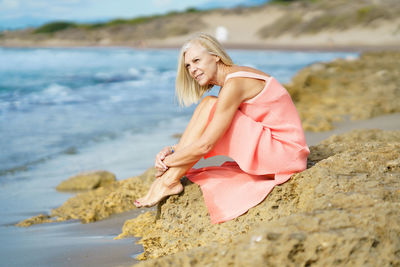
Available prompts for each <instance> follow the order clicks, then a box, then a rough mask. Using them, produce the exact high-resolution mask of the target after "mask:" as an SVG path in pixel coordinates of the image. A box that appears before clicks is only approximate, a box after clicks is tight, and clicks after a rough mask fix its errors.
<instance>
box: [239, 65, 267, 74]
mask: <svg viewBox="0 0 400 267" xmlns="http://www.w3.org/2000/svg"><path fill="white" fill-rule="evenodd" d="M237 71H247V72H253V73H256V74H260V75H264V76H268V77H270V76H271V75H269V74H268V73H265V72H262V71H261V70H258V69H255V68H252V67H247V66H236V68H235V72H237Z"/></svg>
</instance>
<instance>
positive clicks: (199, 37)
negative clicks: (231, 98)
mask: <svg viewBox="0 0 400 267" xmlns="http://www.w3.org/2000/svg"><path fill="white" fill-rule="evenodd" d="M193 43H198V44H200V45H201V46H202V47H204V48H205V49H206V50H207V52H208V53H210V54H212V55H215V56H218V57H219V58H220V59H221V61H222V63H223V64H225V65H228V66H232V65H233V61H232V59H231V58H230V57H229V55H228V54H227V53H226V52H225V50H224V49H223V48H222V45H221V44H220V43H219V42H218V41H217V39H215V38H214V37H213V36H211V35H209V34H206V33H198V34H196V35H195V36H194V37H193V38H191V39H189V40H188V41H186V42H185V43H184V44H183V46H182V48H181V51H180V53H179V60H178V70H177V75H176V82H175V95H176V97H177V99H178V101H179V104H180V105H181V106H190V105H191V104H193V103H197V102H198V101H199V100H200V99H201V97H202V96H203V95H204V93H205V92H207V91H208V90H210V89H211V88H212V87H213V85H212V84H209V85H205V86H200V85H199V84H198V83H197V81H196V80H195V79H193V78H192V76H190V73H189V71H188V70H187V68H186V66H185V53H186V51H187V50H188V49H189V48H190V46H191V44H193Z"/></svg>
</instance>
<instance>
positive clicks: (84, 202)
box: [17, 168, 155, 226]
mask: <svg viewBox="0 0 400 267" xmlns="http://www.w3.org/2000/svg"><path fill="white" fill-rule="evenodd" d="M154 174H155V171H154V169H153V168H151V169H149V170H147V171H146V172H145V173H143V174H142V175H140V176H137V177H132V178H128V179H125V180H121V181H116V182H113V183H111V184H109V185H108V186H105V187H99V188H97V189H95V190H90V191H87V192H83V193H80V194H77V195H76V196H74V197H71V198H70V199H68V200H67V201H66V202H65V203H64V204H63V205H61V206H60V207H58V208H56V209H53V210H52V211H51V214H50V215H44V214H40V215H38V216H34V217H32V218H29V219H26V220H24V221H21V222H19V223H18V224H17V226H30V225H32V224H38V223H48V222H59V221H66V220H80V221H81V222H82V223H89V222H95V221H98V220H102V219H105V218H107V217H109V216H110V215H112V214H115V213H121V212H124V211H128V210H132V209H135V208H136V207H135V206H134V204H133V203H134V201H135V199H137V198H139V197H141V196H142V195H144V194H145V193H146V192H147V190H148V188H149V186H150V184H151V182H152V180H153V179H154Z"/></svg>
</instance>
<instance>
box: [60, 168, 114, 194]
mask: <svg viewBox="0 0 400 267" xmlns="http://www.w3.org/2000/svg"><path fill="white" fill-rule="evenodd" d="M115 181H116V179H115V174H113V173H111V172H108V171H90V172H83V173H79V174H77V175H75V176H72V177H70V178H68V179H67V180H65V181H62V182H61V183H60V184H59V185H58V186H57V187H56V189H57V190H58V191H75V190H92V189H95V188H98V187H104V186H107V185H110V184H112V183H113V182H115Z"/></svg>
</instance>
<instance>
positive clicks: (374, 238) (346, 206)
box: [121, 130, 400, 266]
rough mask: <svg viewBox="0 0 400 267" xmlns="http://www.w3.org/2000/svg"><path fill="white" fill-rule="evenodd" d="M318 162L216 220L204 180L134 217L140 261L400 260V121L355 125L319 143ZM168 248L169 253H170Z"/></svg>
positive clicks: (129, 230) (132, 231)
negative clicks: (397, 127) (391, 125)
mask: <svg viewBox="0 0 400 267" xmlns="http://www.w3.org/2000/svg"><path fill="white" fill-rule="evenodd" d="M309 161H310V165H311V166H312V167H310V168H309V169H307V170H305V171H303V172H302V173H299V174H295V175H294V176H293V177H292V178H291V180H289V181H288V182H286V183H285V184H283V185H281V186H278V187H275V189H274V190H273V191H272V192H271V193H270V195H269V196H268V197H267V198H266V200H265V201H263V202H262V203H261V204H259V205H258V206H256V207H254V208H252V209H250V210H249V211H248V212H247V214H245V215H243V216H240V217H238V218H236V219H234V220H232V221H228V222H226V223H222V224H219V225H211V224H210V221H209V217H208V214H207V210H206V207H205V205H204V201H203V199H202V195H201V192H200V190H199V187H198V186H197V185H195V184H191V183H189V182H187V184H186V186H185V190H184V192H183V193H182V194H181V195H179V196H173V197H170V198H168V199H167V200H166V202H165V203H163V204H162V205H160V207H159V214H158V215H157V214H154V213H145V214H142V215H141V216H139V217H138V218H136V219H132V220H129V221H127V222H126V223H125V226H124V228H123V233H122V234H121V237H124V236H129V235H136V236H141V237H142V239H141V240H140V243H141V244H143V246H144V249H145V252H144V253H143V254H142V255H141V256H140V258H141V259H149V258H157V259H153V260H148V261H144V262H142V263H139V265H138V266H206V265H212V266H231V265H232V266H265V265H274V266H310V265H312V264H313V265H317V266H323V265H328V266H331V265H345V266H381V265H382V266H399V265H400V131H380V130H355V131H351V132H349V133H346V134H343V135H338V136H332V137H330V138H328V139H327V140H325V141H323V142H321V143H320V144H319V145H317V146H314V147H311V154H310V157H309ZM162 256H165V257H162Z"/></svg>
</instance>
